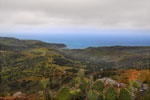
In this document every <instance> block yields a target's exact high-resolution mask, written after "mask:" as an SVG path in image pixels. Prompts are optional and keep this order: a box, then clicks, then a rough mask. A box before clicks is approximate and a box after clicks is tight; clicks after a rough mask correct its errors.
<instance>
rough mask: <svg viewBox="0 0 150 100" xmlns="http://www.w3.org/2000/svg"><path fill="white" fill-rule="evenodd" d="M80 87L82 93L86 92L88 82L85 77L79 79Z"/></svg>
mask: <svg viewBox="0 0 150 100" xmlns="http://www.w3.org/2000/svg"><path fill="white" fill-rule="evenodd" d="M80 89H81V91H82V92H83V93H84V92H86V90H87V89H88V82H87V81H86V80H85V79H83V80H82V81H81V83H80Z"/></svg>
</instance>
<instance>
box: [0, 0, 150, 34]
mask: <svg viewBox="0 0 150 100" xmlns="http://www.w3.org/2000/svg"><path fill="white" fill-rule="evenodd" d="M62 29H88V30H90V29H106V30H107V29H119V30H121V29H123V30H124V29H125V30H126V29H127V30H128V29H130V30H132V29H133V30H138V29H142V30H150V0H0V33H2V32H23V31H25V32H29V31H32V32H37V31H40V32H45V31H52V30H57V31H58V30H62Z"/></svg>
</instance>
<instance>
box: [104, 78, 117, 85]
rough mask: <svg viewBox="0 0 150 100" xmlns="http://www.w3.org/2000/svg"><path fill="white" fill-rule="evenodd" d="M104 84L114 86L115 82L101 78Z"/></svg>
mask: <svg viewBox="0 0 150 100" xmlns="http://www.w3.org/2000/svg"><path fill="white" fill-rule="evenodd" d="M102 80H103V81H104V83H105V84H111V85H116V84H117V82H116V81H115V80H113V79H111V78H102Z"/></svg>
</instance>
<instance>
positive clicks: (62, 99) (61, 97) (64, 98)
mask: <svg viewBox="0 0 150 100" xmlns="http://www.w3.org/2000/svg"><path fill="white" fill-rule="evenodd" d="M57 98H58V100H70V98H71V94H70V91H69V88H67V87H63V88H61V89H60V90H59V92H58V95H57Z"/></svg>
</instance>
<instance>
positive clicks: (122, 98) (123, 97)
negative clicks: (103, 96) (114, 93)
mask: <svg viewBox="0 0 150 100" xmlns="http://www.w3.org/2000/svg"><path fill="white" fill-rule="evenodd" d="M119 100H133V97H132V95H131V93H130V92H129V90H128V89H126V88H122V89H121V90H120V95H119Z"/></svg>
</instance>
